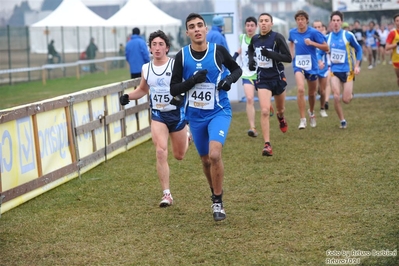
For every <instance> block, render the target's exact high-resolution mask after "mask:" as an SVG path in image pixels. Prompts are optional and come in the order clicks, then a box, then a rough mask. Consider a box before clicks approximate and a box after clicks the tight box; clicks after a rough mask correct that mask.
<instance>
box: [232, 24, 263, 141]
mask: <svg viewBox="0 0 399 266" xmlns="http://www.w3.org/2000/svg"><path fill="white" fill-rule="evenodd" d="M257 25H258V21H257V19H256V18H255V17H248V18H247V19H246V20H245V33H244V34H240V38H239V40H240V47H239V48H238V51H237V52H235V53H234V56H233V58H234V59H236V58H237V57H238V58H239V59H241V60H240V61H241V69H242V76H241V79H242V85H243V87H244V93H245V98H246V111H247V118H248V122H249V130H248V132H247V134H248V136H250V137H257V136H258V132H257V131H256V124H255V90H256V88H255V81H256V71H251V70H249V68H248V62H249V59H248V45H249V43H250V42H251V38H252V36H254V35H255V33H256V29H257Z"/></svg>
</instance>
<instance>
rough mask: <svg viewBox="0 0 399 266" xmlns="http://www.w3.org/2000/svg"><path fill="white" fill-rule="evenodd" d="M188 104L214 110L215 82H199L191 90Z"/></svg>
mask: <svg viewBox="0 0 399 266" xmlns="http://www.w3.org/2000/svg"><path fill="white" fill-rule="evenodd" d="M188 106H190V107H193V108H198V109H204V110H212V109H213V108H214V107H215V84H214V83H198V84H195V86H194V88H193V89H191V90H189V95H188Z"/></svg>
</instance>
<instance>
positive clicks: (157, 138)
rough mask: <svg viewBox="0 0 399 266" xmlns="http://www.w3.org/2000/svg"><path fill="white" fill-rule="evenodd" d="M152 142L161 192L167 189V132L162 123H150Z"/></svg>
mask: <svg viewBox="0 0 399 266" xmlns="http://www.w3.org/2000/svg"><path fill="white" fill-rule="evenodd" d="M151 135H152V142H153V143H154V146H155V151H156V158H157V164H156V165H157V166H156V168H157V173H158V178H159V182H160V183H161V187H162V190H165V189H169V164H168V138H169V130H168V128H167V126H166V125H165V124H164V123H161V122H159V121H154V120H152V121H151Z"/></svg>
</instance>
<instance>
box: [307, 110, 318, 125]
mask: <svg viewBox="0 0 399 266" xmlns="http://www.w3.org/2000/svg"><path fill="white" fill-rule="evenodd" d="M308 114H309V120H310V121H309V124H310V126H311V127H316V116H315V114H314V113H311V112H310V110H309V109H308Z"/></svg>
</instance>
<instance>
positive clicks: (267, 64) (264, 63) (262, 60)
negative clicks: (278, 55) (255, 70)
mask: <svg viewBox="0 0 399 266" xmlns="http://www.w3.org/2000/svg"><path fill="white" fill-rule="evenodd" d="M268 50H269V49H268ZM269 51H270V50H269ZM256 57H257V63H258V67H261V68H271V67H273V60H272V59H270V58H267V57H266V56H263V55H262V53H261V48H256Z"/></svg>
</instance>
